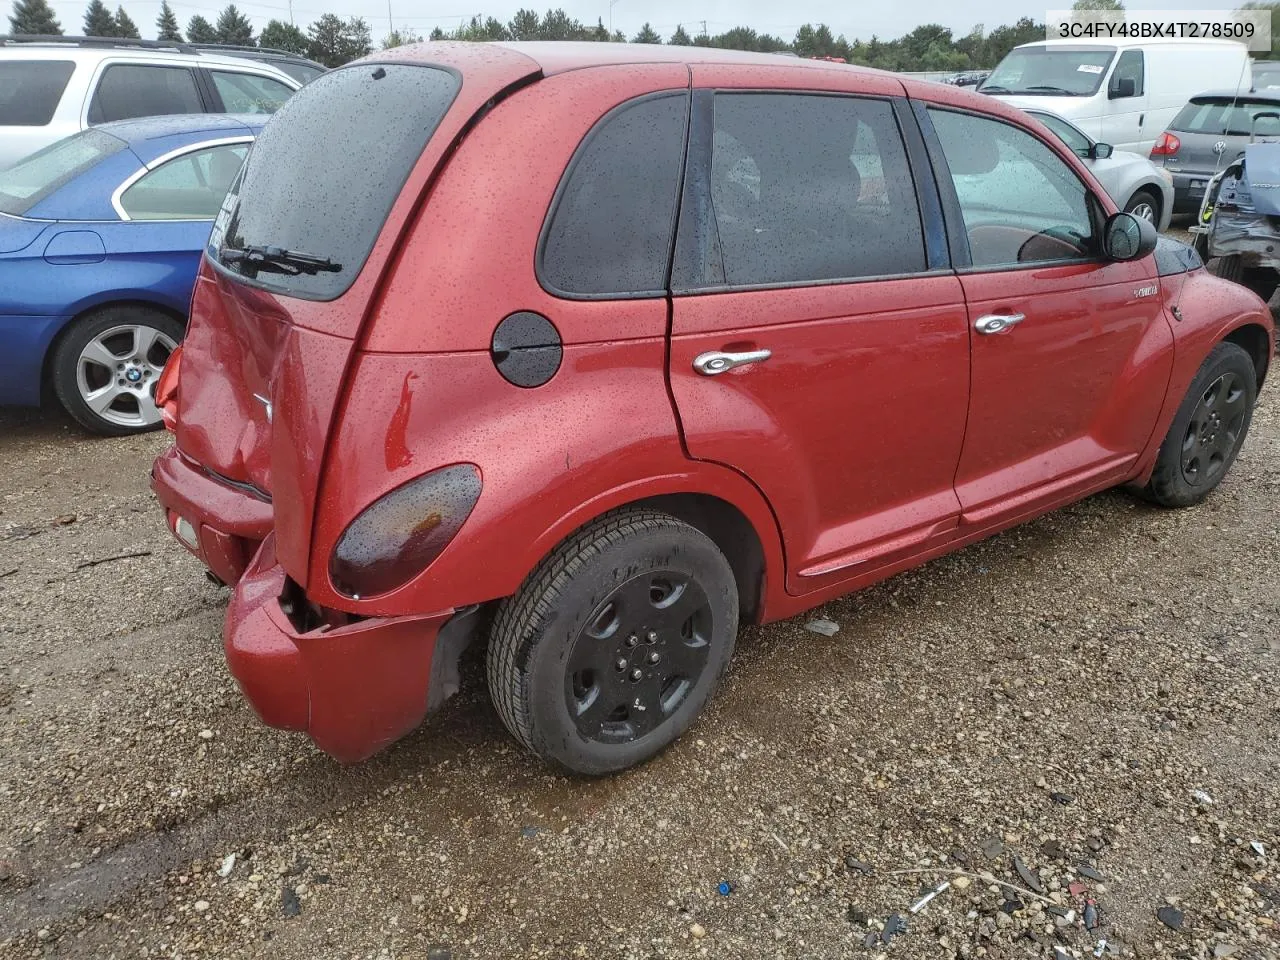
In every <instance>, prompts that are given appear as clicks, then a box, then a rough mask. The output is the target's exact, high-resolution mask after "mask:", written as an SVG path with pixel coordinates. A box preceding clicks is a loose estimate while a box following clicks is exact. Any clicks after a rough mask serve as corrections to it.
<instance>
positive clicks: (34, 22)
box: [9, 0, 62, 37]
mask: <svg viewBox="0 0 1280 960" xmlns="http://www.w3.org/2000/svg"><path fill="white" fill-rule="evenodd" d="M9 32H10V33H25V34H28V35H31V34H36V35H42V36H50V37H60V36H62V24H60V23H59V22H58V18H57V17H55V16H54V15H53V8H52V7H51V6H49V4H48V3H47V0H14V3H13V13H11V14H9Z"/></svg>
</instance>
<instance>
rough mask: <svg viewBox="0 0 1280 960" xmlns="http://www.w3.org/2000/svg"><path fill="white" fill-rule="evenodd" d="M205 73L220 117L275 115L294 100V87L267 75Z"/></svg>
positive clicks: (228, 71) (229, 71) (224, 69)
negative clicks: (223, 115)
mask: <svg viewBox="0 0 1280 960" xmlns="http://www.w3.org/2000/svg"><path fill="white" fill-rule="evenodd" d="M201 72H202V73H203V74H204V75H205V77H206V78H207V79H208V82H209V88H210V89H211V90H212V91H213V96H214V101H215V102H214V110H215V111H216V112H218V113H249V114H264V113H275V112H276V111H277V110H279V109H280V108H281V107H282V106H283V105H284V102H285V101H286V100H288V99H289V98H290V97H291V96H293V87H291V86H289V85H288V84H286V83H284V82H283V81H281V80H279V79H277V78H275V77H270V76H267V75H266V74H264V73H254V72H252V71H247V70H233V69H230V68H228V67H218V68H209V69H202V71H201Z"/></svg>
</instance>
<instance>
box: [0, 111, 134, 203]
mask: <svg viewBox="0 0 1280 960" xmlns="http://www.w3.org/2000/svg"><path fill="white" fill-rule="evenodd" d="M123 149H125V142H124V141H123V140H120V139H118V138H116V137H113V136H111V135H110V134H108V133H103V132H102V131H100V130H86V131H84V132H83V133H77V134H75V135H74V136H71V137H67V138H66V139H65V140H59V141H58V142H57V143H54V144H50V145H49V146H47V147H45V148H44V149H43V150H40V151H37V152H36V153H33V154H31V156H29V157H27V158H26V159H24V160H19V161H18V162H17V163H16V164H14V165H13V166H12V167H10V168H9V169H8V170H0V213H8V214H12V215H13V216H21V215H22V214H24V213H26V212H27V211H28V210H30V209H31V208H32V207H34V206H35V205H36V204H37V203H39V202H40V201H41V200H43V199H44V198H45V197H47V196H49V195H50V194H51V193H53V192H54V191H55V190H57V189H58V188H59V187H61V186H62V185H63V184H64V183H69V182H70V181H71V180H73V179H75V178H76V177H78V176H80V174H82V173H85V172H86V171H88V170H89V169H90V168H91V167H93V166H94V165H95V164H97V163H98V162H99V161H101V160H103V159H105V158H107V157H109V156H111V155H112V154H114V153H119V152H120V151H121V150H123Z"/></svg>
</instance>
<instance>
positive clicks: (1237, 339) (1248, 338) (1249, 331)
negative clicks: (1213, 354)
mask: <svg viewBox="0 0 1280 960" xmlns="http://www.w3.org/2000/svg"><path fill="white" fill-rule="evenodd" d="M1222 340H1223V342H1224V343H1234V344H1235V345H1236V346H1238V347H1240V348H1241V349H1243V350H1244V351H1245V353H1247V354H1249V358H1250V359H1251V360H1252V361H1253V369H1254V372H1255V373H1256V374H1257V378H1258V383H1257V387H1258V390H1261V389H1262V384H1263V382H1264V381H1265V380H1266V378H1267V370H1268V368H1269V367H1270V365H1271V350H1270V340H1271V338H1270V335H1269V334H1268V333H1267V330H1266V328H1265V327H1263V326H1262V325H1261V324H1257V323H1247V324H1245V325H1243V326H1240V327H1236V328H1235V329H1234V330H1232V331H1231V332H1230V333H1228V334H1227V335H1226V336H1225V337H1223V338H1222Z"/></svg>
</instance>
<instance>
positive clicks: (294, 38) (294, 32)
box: [258, 20, 311, 57]
mask: <svg viewBox="0 0 1280 960" xmlns="http://www.w3.org/2000/svg"><path fill="white" fill-rule="evenodd" d="M258 46H260V47H271V48H272V49H273V50H288V51H289V52H290V53H296V54H299V55H300V56H304V57H305V56H306V55H307V51H308V50H310V48H311V41H310V40H308V39H307V35H306V34H305V33H303V32H302V30H301V28H299V27H295V26H294V25H293V24H292V23H285V22H284V21H283V20H268V21H267V25H266V26H265V27H263V28H262V35H261V36H260V37H258Z"/></svg>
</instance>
